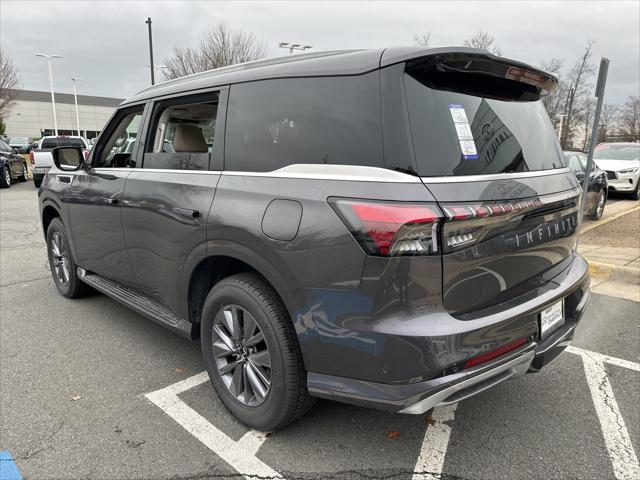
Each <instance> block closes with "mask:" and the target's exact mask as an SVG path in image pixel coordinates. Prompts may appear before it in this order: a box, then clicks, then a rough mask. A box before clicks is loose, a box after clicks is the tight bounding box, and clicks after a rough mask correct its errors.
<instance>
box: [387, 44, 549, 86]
mask: <svg viewBox="0 0 640 480" xmlns="http://www.w3.org/2000/svg"><path fill="white" fill-rule="evenodd" d="M401 62H407V63H408V64H419V63H428V64H429V65H430V67H431V68H434V69H435V70H437V71H439V72H456V73H471V74H475V75H487V76H492V77H496V78H503V79H506V80H512V81H516V82H521V83H525V84H527V85H531V86H533V87H535V88H537V89H539V90H540V91H541V93H542V92H545V93H548V92H551V91H552V90H553V89H555V88H556V87H557V85H558V79H557V78H556V77H555V76H553V75H552V74H550V73H548V72H545V71H544V70H541V69H539V68H535V67H532V66H530V65H527V64H526V63H522V62H518V61H516V60H511V59H508V58H502V57H498V56H496V55H493V54H491V53H489V52H488V51H487V50H482V49H478V48H467V47H457V48H451V47H447V48H431V49H416V48H407V49H406V50H402V51H397V50H396V51H394V52H393V53H392V54H391V53H390V51H389V50H386V51H385V52H383V54H382V56H381V58H380V66H381V67H386V66H389V65H393V64H396V63H401Z"/></svg>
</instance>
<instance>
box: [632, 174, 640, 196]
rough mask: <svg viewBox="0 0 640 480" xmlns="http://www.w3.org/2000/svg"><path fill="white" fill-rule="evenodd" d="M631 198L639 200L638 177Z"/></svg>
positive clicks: (639, 183)
mask: <svg viewBox="0 0 640 480" xmlns="http://www.w3.org/2000/svg"><path fill="white" fill-rule="evenodd" d="M631 199H632V200H640V178H639V179H638V183H637V184H636V189H635V190H634V191H633V193H632V194H631Z"/></svg>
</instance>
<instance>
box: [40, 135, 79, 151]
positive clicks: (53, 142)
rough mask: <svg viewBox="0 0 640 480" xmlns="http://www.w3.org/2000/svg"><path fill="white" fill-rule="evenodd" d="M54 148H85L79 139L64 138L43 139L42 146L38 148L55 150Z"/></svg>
mask: <svg viewBox="0 0 640 480" xmlns="http://www.w3.org/2000/svg"><path fill="white" fill-rule="evenodd" d="M56 147H79V148H86V146H85V144H84V142H83V141H82V140H80V139H79V138H64V137H57V138H45V139H44V140H43V141H42V145H41V146H40V148H42V149H46V148H56Z"/></svg>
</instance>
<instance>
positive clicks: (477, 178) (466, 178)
mask: <svg viewBox="0 0 640 480" xmlns="http://www.w3.org/2000/svg"><path fill="white" fill-rule="evenodd" d="M570 172H571V170H569V168H568V167H564V168H556V169H555V170H536V171H533V172H513V173H490V174H487V175H459V176H451V177H420V178H421V179H422V181H423V182H424V183H466V182H490V181H491V180H510V179H512V178H531V177H546V176H548V175H558V174H561V173H570Z"/></svg>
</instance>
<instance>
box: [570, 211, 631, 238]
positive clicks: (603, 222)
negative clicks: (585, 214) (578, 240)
mask: <svg viewBox="0 0 640 480" xmlns="http://www.w3.org/2000/svg"><path fill="white" fill-rule="evenodd" d="M638 210H640V205H635V206H633V207H631V208H629V209H628V210H623V211H622V212H618V213H616V214H615V215H611V216H610V217H608V218H605V219H600V220H598V221H597V222H593V223H591V224H590V225H587V226H584V224H583V227H582V228H580V235H582V234H584V233H587V232H588V231H589V230H593V229H594V228H598V227H601V226H603V225H606V224H607V223H609V222H613V221H614V220H617V219H618V218H620V217H623V216H625V215H627V214H629V213H633V212H637V211H638Z"/></svg>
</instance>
